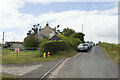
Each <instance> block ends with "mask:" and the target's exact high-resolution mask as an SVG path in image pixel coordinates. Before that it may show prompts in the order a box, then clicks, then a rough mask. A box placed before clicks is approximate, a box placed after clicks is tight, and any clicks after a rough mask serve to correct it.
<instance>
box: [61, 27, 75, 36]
mask: <svg viewBox="0 0 120 80" xmlns="http://www.w3.org/2000/svg"><path fill="white" fill-rule="evenodd" d="M73 33H75V31H74V30H73V29H69V28H65V29H63V31H62V32H61V34H63V35H64V36H67V37H69V36H70V35H72V34H73Z"/></svg>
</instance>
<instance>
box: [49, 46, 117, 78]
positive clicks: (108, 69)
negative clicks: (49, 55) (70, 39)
mask: <svg viewBox="0 0 120 80" xmlns="http://www.w3.org/2000/svg"><path fill="white" fill-rule="evenodd" d="M53 73H54V75H52V77H51V76H50V77H49V78H118V65H117V64H116V63H114V62H113V61H112V60H111V59H110V58H109V57H108V56H106V55H105V53H104V52H103V51H102V49H101V48H100V47H98V46H95V47H93V48H92V49H91V50H90V51H89V52H80V53H78V55H76V56H74V57H72V58H70V59H67V60H66V61H65V62H64V63H63V64H62V66H60V67H59V68H57V69H56V70H55V71H54V72H53Z"/></svg>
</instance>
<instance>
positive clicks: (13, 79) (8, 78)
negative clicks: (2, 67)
mask: <svg viewBox="0 0 120 80" xmlns="http://www.w3.org/2000/svg"><path fill="white" fill-rule="evenodd" d="M1 78H2V79H1V80H17V76H14V75H9V74H6V73H2V76H1Z"/></svg>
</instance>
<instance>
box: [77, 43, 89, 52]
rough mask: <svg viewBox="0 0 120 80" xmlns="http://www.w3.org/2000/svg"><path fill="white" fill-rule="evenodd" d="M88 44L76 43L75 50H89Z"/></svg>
mask: <svg viewBox="0 0 120 80" xmlns="http://www.w3.org/2000/svg"><path fill="white" fill-rule="evenodd" d="M89 48H90V47H89V44H88V43H81V44H79V45H78V48H77V52H79V51H88V50H89Z"/></svg>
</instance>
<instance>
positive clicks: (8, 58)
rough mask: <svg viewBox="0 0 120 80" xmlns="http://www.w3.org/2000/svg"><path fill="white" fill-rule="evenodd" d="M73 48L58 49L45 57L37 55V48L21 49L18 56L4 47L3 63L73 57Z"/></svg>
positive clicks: (34, 61)
mask: <svg viewBox="0 0 120 80" xmlns="http://www.w3.org/2000/svg"><path fill="white" fill-rule="evenodd" d="M75 53H76V52H75V51H74V50H73V49H68V50H66V51H58V52H56V53H54V55H51V56H50V57H46V58H43V56H42V57H37V55H38V54H37V50H35V51H20V53H19V54H18V57H17V55H16V53H15V52H13V51H12V50H8V49H4V50H2V64H16V63H36V62H41V61H52V60H55V59H60V58H64V57H71V56H73V55H75Z"/></svg>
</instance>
